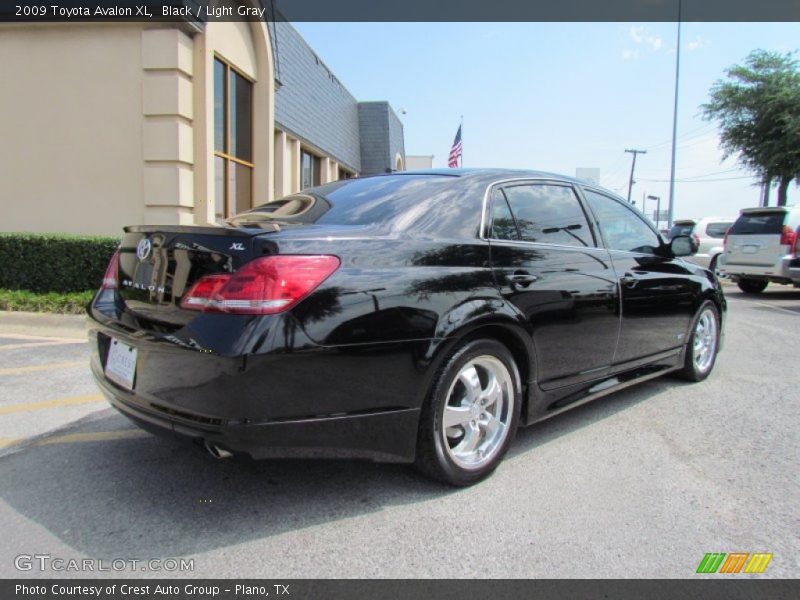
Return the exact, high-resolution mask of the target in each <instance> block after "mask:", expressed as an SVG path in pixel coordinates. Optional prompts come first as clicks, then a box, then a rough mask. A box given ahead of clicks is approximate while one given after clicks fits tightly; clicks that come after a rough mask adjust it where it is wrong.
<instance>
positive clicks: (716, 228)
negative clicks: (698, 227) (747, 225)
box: [706, 221, 733, 239]
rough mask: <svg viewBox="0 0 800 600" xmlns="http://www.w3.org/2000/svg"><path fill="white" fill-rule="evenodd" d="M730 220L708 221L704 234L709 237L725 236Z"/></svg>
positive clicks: (719, 237) (718, 237)
mask: <svg viewBox="0 0 800 600" xmlns="http://www.w3.org/2000/svg"><path fill="white" fill-rule="evenodd" d="M731 225H733V223H731V222H730V221H715V222H712V223H709V224H708V226H707V227H706V235H707V236H708V237H710V238H714V239H722V238H724V237H725V234H726V233H728V229H730V228H731Z"/></svg>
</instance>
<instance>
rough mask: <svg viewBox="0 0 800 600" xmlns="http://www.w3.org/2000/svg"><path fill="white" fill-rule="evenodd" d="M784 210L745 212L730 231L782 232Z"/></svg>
mask: <svg viewBox="0 0 800 600" xmlns="http://www.w3.org/2000/svg"><path fill="white" fill-rule="evenodd" d="M785 217H786V213H784V212H765V213H745V214H743V215H741V216H740V217H739V218H738V219H736V222H735V223H734V224H733V227H731V228H730V231H728V233H729V234H730V235H764V234H780V233H781V231H783V219H784V218H785Z"/></svg>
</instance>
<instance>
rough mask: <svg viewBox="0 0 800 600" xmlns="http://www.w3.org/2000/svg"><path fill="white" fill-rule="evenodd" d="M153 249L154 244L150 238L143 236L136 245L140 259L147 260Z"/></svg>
mask: <svg viewBox="0 0 800 600" xmlns="http://www.w3.org/2000/svg"><path fill="white" fill-rule="evenodd" d="M152 249H153V245H152V244H151V243H150V240H148V239H147V238H142V239H141V240H139V243H138V244H137V245H136V256H138V257H139V260H142V261H144V260H147V257H148V256H150V251H151V250H152Z"/></svg>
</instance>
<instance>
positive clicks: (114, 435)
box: [0, 429, 151, 449]
mask: <svg viewBox="0 0 800 600" xmlns="http://www.w3.org/2000/svg"><path fill="white" fill-rule="evenodd" d="M142 437H151V436H150V434H149V433H147V432H146V431H144V430H142V429H123V430H121V431H92V432H91V433H67V434H64V435H54V436H52V437H47V438H44V439H42V440H39V441H38V442H36V443H34V444H33V445H34V446H50V445H52V444H80V443H85V442H111V441H114V440H133V439H137V438H142ZM25 439H26V438H0V449H2V448H8V447H9V446H13V445H15V444H20V443H22V442H24V441H25Z"/></svg>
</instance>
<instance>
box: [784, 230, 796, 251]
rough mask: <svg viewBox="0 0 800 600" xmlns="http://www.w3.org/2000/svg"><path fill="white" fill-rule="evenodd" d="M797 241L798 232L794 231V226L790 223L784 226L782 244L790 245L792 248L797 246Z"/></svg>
mask: <svg viewBox="0 0 800 600" xmlns="http://www.w3.org/2000/svg"><path fill="white" fill-rule="evenodd" d="M796 243H797V232H796V231H792V228H791V227H789V226H788V225H784V226H783V231H781V246H789V247H791V248H795V247H796V246H795V244H796Z"/></svg>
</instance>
